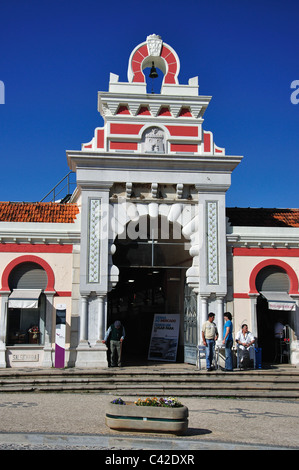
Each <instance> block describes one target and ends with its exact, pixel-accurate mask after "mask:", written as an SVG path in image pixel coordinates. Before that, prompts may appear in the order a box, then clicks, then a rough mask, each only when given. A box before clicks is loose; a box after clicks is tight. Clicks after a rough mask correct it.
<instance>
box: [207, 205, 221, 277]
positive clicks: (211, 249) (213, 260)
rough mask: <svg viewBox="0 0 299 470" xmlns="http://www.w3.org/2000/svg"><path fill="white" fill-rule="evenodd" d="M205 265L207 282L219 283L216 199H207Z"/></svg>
mask: <svg viewBox="0 0 299 470" xmlns="http://www.w3.org/2000/svg"><path fill="white" fill-rule="evenodd" d="M206 204H207V209H206V211H207V258H208V259H207V265H208V284H219V273H218V207H217V202H216V201H207V203H206Z"/></svg>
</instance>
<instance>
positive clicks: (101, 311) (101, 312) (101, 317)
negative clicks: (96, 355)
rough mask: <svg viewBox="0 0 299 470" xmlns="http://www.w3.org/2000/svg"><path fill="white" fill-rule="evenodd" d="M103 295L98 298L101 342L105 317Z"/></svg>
mask: <svg viewBox="0 0 299 470" xmlns="http://www.w3.org/2000/svg"><path fill="white" fill-rule="evenodd" d="M105 297H106V296H105V295H99V296H98V302H99V340H100V341H102V340H103V339H104V336H105V331H106V321H105V320H106V319H105V317H106V315H105Z"/></svg>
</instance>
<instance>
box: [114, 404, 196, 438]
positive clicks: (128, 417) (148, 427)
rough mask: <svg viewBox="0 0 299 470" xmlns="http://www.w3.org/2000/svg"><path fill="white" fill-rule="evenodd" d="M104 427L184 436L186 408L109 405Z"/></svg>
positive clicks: (186, 417) (186, 424)
mask: <svg viewBox="0 0 299 470" xmlns="http://www.w3.org/2000/svg"><path fill="white" fill-rule="evenodd" d="M106 425H107V426H108V427H109V428H111V429H117V430H119V431H121V430H131V431H147V432H169V433H174V434H184V433H185V432H186V431H187V429H188V408H187V407H186V406H181V407H178V408H171V407H157V406H137V405H135V403H134V402H126V405H116V404H112V403H109V404H108V405H107V411H106Z"/></svg>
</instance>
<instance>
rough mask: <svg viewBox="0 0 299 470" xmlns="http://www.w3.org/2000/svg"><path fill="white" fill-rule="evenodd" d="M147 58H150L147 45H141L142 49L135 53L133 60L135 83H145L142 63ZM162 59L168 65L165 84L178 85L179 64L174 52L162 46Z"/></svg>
mask: <svg viewBox="0 0 299 470" xmlns="http://www.w3.org/2000/svg"><path fill="white" fill-rule="evenodd" d="M146 57H149V52H148V48H147V45H146V44H141V45H140V47H139V48H138V49H137V50H136V51H135V52H134V55H133V57H132V59H131V67H132V72H133V79H132V82H133V83H144V82H145V76H144V74H143V72H142V68H141V65H142V62H143V61H144V59H145V58H146ZM160 57H162V58H163V59H164V60H165V62H166V63H167V65H168V72H167V74H166V75H165V77H164V83H168V84H176V76H177V74H178V63H177V59H176V57H175V55H174V54H173V52H172V51H171V50H170V49H169V48H168V47H167V46H166V45H165V44H163V45H162V50H161V54H160Z"/></svg>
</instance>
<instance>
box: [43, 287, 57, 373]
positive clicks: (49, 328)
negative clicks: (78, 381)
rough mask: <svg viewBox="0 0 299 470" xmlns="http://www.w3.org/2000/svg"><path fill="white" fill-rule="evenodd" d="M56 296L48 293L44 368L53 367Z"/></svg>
mask: <svg viewBox="0 0 299 470" xmlns="http://www.w3.org/2000/svg"><path fill="white" fill-rule="evenodd" d="M54 294H55V292H52V293H48V292H47V293H46V325H45V344H44V357H43V363H42V365H43V367H52V366H53V361H52V342H54V337H53V309H54V306H53V304H54Z"/></svg>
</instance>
